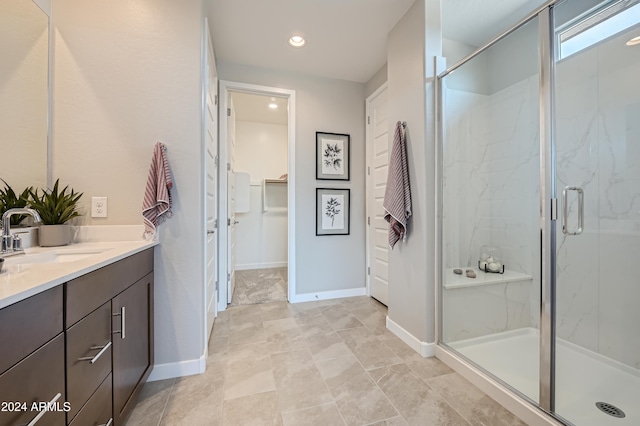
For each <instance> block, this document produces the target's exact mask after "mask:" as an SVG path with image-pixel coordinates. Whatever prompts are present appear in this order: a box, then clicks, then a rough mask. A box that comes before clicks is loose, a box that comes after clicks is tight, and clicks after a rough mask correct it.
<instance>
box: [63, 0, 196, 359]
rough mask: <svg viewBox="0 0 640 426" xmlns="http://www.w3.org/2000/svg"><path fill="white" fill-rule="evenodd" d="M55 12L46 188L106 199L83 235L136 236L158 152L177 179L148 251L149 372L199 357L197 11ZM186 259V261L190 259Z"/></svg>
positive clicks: (152, 0) (115, 8)
mask: <svg viewBox="0 0 640 426" xmlns="http://www.w3.org/2000/svg"><path fill="white" fill-rule="evenodd" d="M130 3H131V2H129V1H127V0H114V1H109V2H108V3H104V2H77V1H75V0H56V1H55V2H54V4H53V10H52V25H53V26H54V31H55V39H54V63H53V67H54V71H53V74H54V79H53V91H54V102H53V176H54V177H56V178H57V177H59V178H60V179H61V181H62V182H65V183H68V184H70V185H71V186H73V188H74V189H75V190H77V191H79V192H84V197H83V200H84V206H85V211H89V210H88V207H89V203H90V200H91V197H92V196H107V197H109V217H108V218H106V219H91V218H90V217H88V216H86V215H85V216H84V217H83V219H82V221H83V223H82V224H86V225H131V224H142V216H141V206H142V199H143V195H144V189H145V185H146V181H147V173H148V170H149V164H150V162H151V154H152V151H153V146H154V144H155V142H156V141H158V140H160V141H163V142H165V143H166V145H167V147H168V157H169V162H170V164H171V169H172V173H173V178H174V188H173V190H172V195H173V213H174V215H173V217H172V218H170V219H169V220H168V221H167V222H165V223H164V224H162V225H161V226H160V239H159V241H160V245H159V246H158V247H156V249H155V272H156V274H155V277H156V278H155V327H156V337H155V357H156V364H164V363H177V362H182V361H189V360H197V359H198V358H200V357H201V356H202V355H203V353H204V330H203V329H204V303H203V298H204V274H203V271H204V265H203V253H202V250H203V235H204V234H205V233H204V226H203V222H204V219H203V217H202V209H203V208H202V203H203V200H202V197H201V194H202V180H203V179H202V174H201V173H202V170H201V167H200V163H201V162H200V160H199V158H201V149H200V147H201V139H200V138H201V120H200V115H201V114H200V111H201V107H200V103H201V85H200V80H201V76H200V45H201V25H202V19H203V18H202V10H201V9H202V4H201V1H200V0H185V1H181V2H179V3H178V2H175V1H173V0H139V1H137V2H136V4H137V7H136V8H132V7H131V4H130ZM187 247H188V248H189V249H188V250H185V248H187Z"/></svg>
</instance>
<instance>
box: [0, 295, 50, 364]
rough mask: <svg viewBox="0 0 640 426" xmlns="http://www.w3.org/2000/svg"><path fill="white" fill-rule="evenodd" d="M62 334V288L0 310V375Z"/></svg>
mask: <svg viewBox="0 0 640 426" xmlns="http://www.w3.org/2000/svg"><path fill="white" fill-rule="evenodd" d="M61 331H62V286H57V287H54V288H52V289H50V290H47V291H44V292H42V293H40V294H36V295H35V296H31V297H29V298H27V299H25V300H22V301H20V302H17V303H14V304H13V305H9V306H7V307H6V308H4V309H0V342H2V356H0V374H2V373H4V372H5V371H7V370H8V369H9V368H10V367H12V366H13V365H15V364H16V363H17V362H18V361H20V360H21V359H23V358H24V357H26V356H27V355H29V354H30V353H32V352H33V351H35V350H36V349H38V348H39V347H40V346H42V345H43V344H44V343H46V342H48V341H49V340H51V339H52V338H53V337H54V336H56V335H57V334H59V333H60V332H61ZM9 342H10V344H7V343H9Z"/></svg>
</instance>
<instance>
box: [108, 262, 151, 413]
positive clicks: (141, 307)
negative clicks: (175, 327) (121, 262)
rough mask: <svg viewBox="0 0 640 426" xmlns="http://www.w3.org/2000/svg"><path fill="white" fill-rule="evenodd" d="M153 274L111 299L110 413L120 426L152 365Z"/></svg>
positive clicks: (134, 401) (133, 403)
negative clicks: (112, 332)
mask: <svg viewBox="0 0 640 426" xmlns="http://www.w3.org/2000/svg"><path fill="white" fill-rule="evenodd" d="M152 300H153V274H152V273H151V274H148V275H147V276H145V277H144V278H143V279H141V280H139V281H138V282H136V283H135V284H134V285H132V286H131V287H129V288H128V289H126V290H125V291H123V292H122V293H120V294H119V295H118V296H116V297H115V298H113V300H112V302H111V303H112V306H113V311H114V313H115V315H114V317H113V322H112V324H113V325H112V328H113V330H114V335H113V415H114V418H115V424H116V425H121V424H122V423H124V420H125V419H126V417H127V414H128V413H129V412H130V411H131V409H132V408H133V406H134V405H135V403H136V399H137V394H138V392H139V390H140V387H141V386H142V384H144V382H141V380H142V379H143V378H144V380H146V378H147V376H148V374H149V372H150V371H151V368H150V367H151V366H152V365H153V333H152V332H151V330H153V304H152V303H151V301H152Z"/></svg>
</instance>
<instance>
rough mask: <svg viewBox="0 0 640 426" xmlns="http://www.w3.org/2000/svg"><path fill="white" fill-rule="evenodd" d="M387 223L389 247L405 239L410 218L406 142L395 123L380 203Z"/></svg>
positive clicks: (400, 124)
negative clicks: (382, 196) (387, 172)
mask: <svg viewBox="0 0 640 426" xmlns="http://www.w3.org/2000/svg"><path fill="white" fill-rule="evenodd" d="M382 205H383V207H384V210H385V215H384V218H385V220H386V221H387V222H389V247H391V249H393V246H395V245H396V243H397V242H398V241H399V240H400V239H401V238H402V239H403V241H405V240H406V238H407V223H408V221H409V218H410V217H411V185H410V184H409V164H408V162H407V142H406V138H405V134H404V131H403V127H402V123H401V122H399V121H398V122H397V123H396V131H395V134H394V137H393V147H392V148H391V159H390V161H389V175H388V177H387V188H386V189H385V192H384V202H383V203H382Z"/></svg>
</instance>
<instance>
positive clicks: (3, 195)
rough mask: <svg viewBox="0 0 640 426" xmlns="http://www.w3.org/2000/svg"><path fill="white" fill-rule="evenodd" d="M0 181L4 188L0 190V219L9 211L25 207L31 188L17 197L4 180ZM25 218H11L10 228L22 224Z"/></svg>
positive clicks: (15, 216)
mask: <svg viewBox="0 0 640 426" xmlns="http://www.w3.org/2000/svg"><path fill="white" fill-rule="evenodd" d="M0 180H1V181H2V182H4V188H2V189H0V217H1V216H2V215H3V214H4V212H6V211H7V210H9V209H13V208H17V207H26V206H27V201H28V199H29V193H30V192H31V191H32V190H33V188H32V187H29V188H27V189H25V190H24V191H22V193H20V195H18V194H16V192H15V191H14V190H13V188H11V186H9V184H8V183H7V182H6V181H5V180H4V179H0ZM25 217H26V216H25V215H13V216H11V219H10V220H11V227H14V226H18V225H20V222H22V221H23V220H24V219H25Z"/></svg>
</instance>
